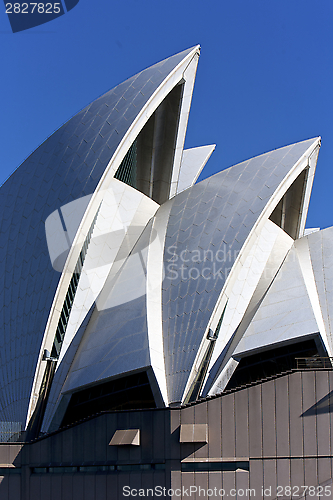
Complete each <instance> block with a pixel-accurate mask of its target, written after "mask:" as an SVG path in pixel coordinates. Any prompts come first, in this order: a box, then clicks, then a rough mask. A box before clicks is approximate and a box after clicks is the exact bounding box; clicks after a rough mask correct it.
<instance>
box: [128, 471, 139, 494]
mask: <svg viewBox="0 0 333 500" xmlns="http://www.w3.org/2000/svg"><path fill="white" fill-rule="evenodd" d="M129 484H130V485H131V488H133V489H135V490H137V491H139V489H140V488H141V473H140V472H130V483H129Z"/></svg>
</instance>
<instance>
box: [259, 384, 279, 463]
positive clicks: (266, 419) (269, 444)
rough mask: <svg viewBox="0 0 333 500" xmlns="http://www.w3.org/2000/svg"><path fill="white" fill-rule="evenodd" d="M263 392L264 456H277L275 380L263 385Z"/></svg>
mask: <svg viewBox="0 0 333 500" xmlns="http://www.w3.org/2000/svg"><path fill="white" fill-rule="evenodd" d="M261 394H262V422H263V424H262V431H263V432H262V446H263V455H264V457H275V456H276V424H275V380H272V381H270V382H265V383H264V384H262V386H261Z"/></svg>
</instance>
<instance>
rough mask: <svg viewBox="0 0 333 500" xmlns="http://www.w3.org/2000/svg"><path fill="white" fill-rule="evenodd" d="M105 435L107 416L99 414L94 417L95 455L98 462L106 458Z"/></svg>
mask: <svg viewBox="0 0 333 500" xmlns="http://www.w3.org/2000/svg"><path fill="white" fill-rule="evenodd" d="M108 438H109V436H108V435H107V416H106V415H101V416H100V417H98V418H96V419H95V457H96V460H97V461H98V462H105V461H106V460H107V450H108V447H109V442H110V440H108Z"/></svg>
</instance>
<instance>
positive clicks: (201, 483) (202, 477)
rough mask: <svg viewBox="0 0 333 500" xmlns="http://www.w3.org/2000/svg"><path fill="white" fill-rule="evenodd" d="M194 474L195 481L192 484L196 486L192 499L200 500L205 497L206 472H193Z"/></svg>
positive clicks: (206, 486) (206, 487)
mask: <svg viewBox="0 0 333 500" xmlns="http://www.w3.org/2000/svg"><path fill="white" fill-rule="evenodd" d="M194 476H195V477H194V481H195V482H194V483H193V486H196V488H197V490H196V491H195V495H193V499H195V500H202V499H203V498H205V497H207V489H208V472H195V474H194Z"/></svg>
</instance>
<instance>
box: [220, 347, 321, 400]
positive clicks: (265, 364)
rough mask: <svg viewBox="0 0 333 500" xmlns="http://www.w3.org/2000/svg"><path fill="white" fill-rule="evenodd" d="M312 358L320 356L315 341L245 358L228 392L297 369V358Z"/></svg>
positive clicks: (230, 382)
mask: <svg viewBox="0 0 333 500" xmlns="http://www.w3.org/2000/svg"><path fill="white" fill-rule="evenodd" d="M310 356H319V353H318V349H317V346H316V343H315V340H314V339H310V340H306V341H304V342H297V343H295V344H288V345H285V346H281V347H277V348H275V349H269V350H267V351H261V352H259V353H256V354H253V355H252V356H244V357H243V358H242V359H241V360H240V362H239V365H238V366H237V368H236V370H235V372H234V374H233V375H232V377H231V379H230V380H229V383H228V385H227V386H226V390H228V389H234V388H235V387H240V386H242V385H244V384H248V383H251V382H255V381H256V380H261V379H263V378H266V377H271V376H272V375H277V374H279V373H281V372H284V371H287V370H291V369H293V368H296V367H297V362H296V360H295V358H298V357H300V358H301V357H310Z"/></svg>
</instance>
